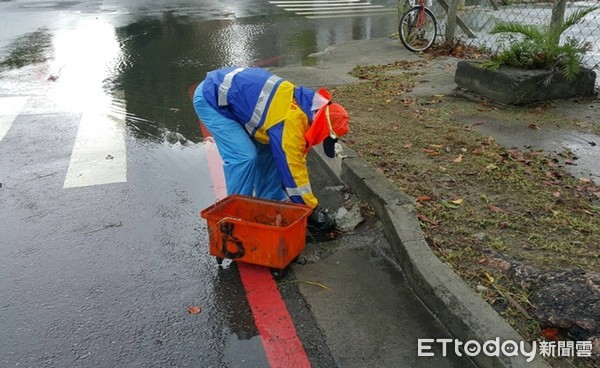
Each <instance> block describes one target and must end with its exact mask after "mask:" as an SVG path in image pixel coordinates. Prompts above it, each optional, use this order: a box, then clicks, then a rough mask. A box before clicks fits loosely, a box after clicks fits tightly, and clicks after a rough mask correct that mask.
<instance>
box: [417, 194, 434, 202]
mask: <svg viewBox="0 0 600 368" xmlns="http://www.w3.org/2000/svg"><path fill="white" fill-rule="evenodd" d="M415 201H417V202H426V201H431V197H430V196H428V195H421V196H418V197H417V198H415Z"/></svg>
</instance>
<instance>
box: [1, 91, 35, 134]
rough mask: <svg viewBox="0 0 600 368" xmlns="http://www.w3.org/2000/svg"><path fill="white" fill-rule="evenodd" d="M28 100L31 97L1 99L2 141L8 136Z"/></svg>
mask: <svg viewBox="0 0 600 368" xmlns="http://www.w3.org/2000/svg"><path fill="white" fill-rule="evenodd" d="M28 99H29V97H23V96H16V97H1V98H0V141H2V139H3V138H4V136H5V135H6V133H7V132H8V130H9V129H10V127H11V126H12V123H13V122H14V121H15V119H16V118H17V116H18V115H19V112H21V110H22V109H23V106H25V103H26V102H27V100H28Z"/></svg>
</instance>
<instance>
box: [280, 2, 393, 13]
mask: <svg viewBox="0 0 600 368" xmlns="http://www.w3.org/2000/svg"><path fill="white" fill-rule="evenodd" d="M382 8H384V7H383V6H382V5H369V4H365V3H362V4H356V5H346V4H344V5H343V6H342V5H341V4H340V5H339V6H336V7H330V6H327V7H320V8H313V7H308V8H306V7H304V8H284V9H285V10H289V11H293V12H301V11H310V10H312V11H326V10H336V11H337V10H352V9H355V10H362V9H382Z"/></svg>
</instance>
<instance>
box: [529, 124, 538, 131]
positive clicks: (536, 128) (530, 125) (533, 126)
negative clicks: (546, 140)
mask: <svg viewBox="0 0 600 368" xmlns="http://www.w3.org/2000/svg"><path fill="white" fill-rule="evenodd" d="M529 129H533V130H540V127H539V126H537V124H529Z"/></svg>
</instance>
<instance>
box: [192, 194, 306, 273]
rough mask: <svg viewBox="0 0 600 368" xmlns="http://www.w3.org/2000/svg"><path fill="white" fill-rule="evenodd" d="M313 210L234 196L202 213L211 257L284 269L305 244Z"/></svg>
mask: <svg viewBox="0 0 600 368" xmlns="http://www.w3.org/2000/svg"><path fill="white" fill-rule="evenodd" d="M311 212H312V208H310V207H308V206H305V205H301V204H295V203H286V202H279V201H271V200H265V199H259V198H254V197H248V196H243V195H237V194H236V195H231V196H228V197H226V198H224V199H222V200H220V201H218V202H217V203H215V204H213V205H212V206H209V207H207V208H205V209H204V210H202V212H200V216H201V217H202V218H204V219H206V221H207V224H208V237H209V238H208V240H209V243H210V244H209V245H210V254H212V255H213V256H215V257H217V259H219V258H220V259H223V258H229V259H233V260H236V261H241V262H246V263H253V264H257V265H261V266H267V267H272V268H276V269H284V268H285V267H286V266H287V265H288V264H289V263H290V262H291V261H292V260H293V259H294V258H296V257H297V256H298V255H299V254H300V252H302V250H304V247H305V245H306V221H307V217H308V216H309V215H310V214H311Z"/></svg>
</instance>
